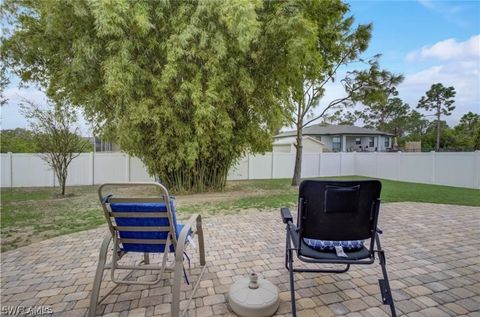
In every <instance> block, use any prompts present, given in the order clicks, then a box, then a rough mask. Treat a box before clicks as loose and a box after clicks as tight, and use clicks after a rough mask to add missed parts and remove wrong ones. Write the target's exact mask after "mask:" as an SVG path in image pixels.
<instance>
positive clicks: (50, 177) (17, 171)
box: [12, 153, 58, 187]
mask: <svg viewBox="0 0 480 317" xmlns="http://www.w3.org/2000/svg"><path fill="white" fill-rule="evenodd" d="M12 174H13V176H12V180H13V184H12V186H13V187H30V186H32V187H43V186H53V185H54V179H55V176H54V173H53V170H52V169H51V168H50V167H49V166H48V165H47V163H45V161H44V160H42V158H41V157H40V156H39V155H38V154H17V153H15V154H12ZM57 184H58V182H57Z"/></svg>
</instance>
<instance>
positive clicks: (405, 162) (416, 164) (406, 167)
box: [397, 153, 453, 183]
mask: <svg viewBox="0 0 480 317" xmlns="http://www.w3.org/2000/svg"><path fill="white" fill-rule="evenodd" d="M399 161H400V163H399V165H398V166H397V168H398V169H399V175H400V180H402V181H406V182H416V183H432V155H431V154H430V153H401V154H400V160H399ZM452 163H453V162H452Z"/></svg>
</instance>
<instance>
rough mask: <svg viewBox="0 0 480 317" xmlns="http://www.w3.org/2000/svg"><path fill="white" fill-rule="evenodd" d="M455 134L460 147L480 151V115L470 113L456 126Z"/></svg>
mask: <svg viewBox="0 0 480 317" xmlns="http://www.w3.org/2000/svg"><path fill="white" fill-rule="evenodd" d="M455 134H456V135H457V140H458V141H457V142H458V145H459V146H460V147H462V148H463V149H468V150H480V114H477V113H473V112H468V113H466V114H464V115H463V116H462V117H461V118H460V123H459V124H458V125H457V126H455Z"/></svg>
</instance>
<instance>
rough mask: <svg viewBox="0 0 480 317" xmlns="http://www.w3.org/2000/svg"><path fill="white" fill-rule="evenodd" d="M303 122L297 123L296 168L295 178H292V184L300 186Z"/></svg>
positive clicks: (294, 171)
mask: <svg viewBox="0 0 480 317" xmlns="http://www.w3.org/2000/svg"><path fill="white" fill-rule="evenodd" d="M302 125H303V123H301V124H297V138H296V141H297V142H296V144H295V149H296V151H295V169H294V170H293V178H292V186H298V185H299V184H300V179H301V176H302V152H303V145H302V136H303V131H302V128H301V126H302Z"/></svg>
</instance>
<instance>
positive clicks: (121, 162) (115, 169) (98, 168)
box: [94, 153, 128, 184]
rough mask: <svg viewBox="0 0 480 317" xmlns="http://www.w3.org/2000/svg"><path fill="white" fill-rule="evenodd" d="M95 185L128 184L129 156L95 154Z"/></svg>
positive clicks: (121, 154)
mask: <svg viewBox="0 0 480 317" xmlns="http://www.w3.org/2000/svg"><path fill="white" fill-rule="evenodd" d="M94 161H95V163H94V175H95V184H101V183H105V182H128V173H127V171H128V170H127V156H126V155H125V154H123V153H95V160H94Z"/></svg>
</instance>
